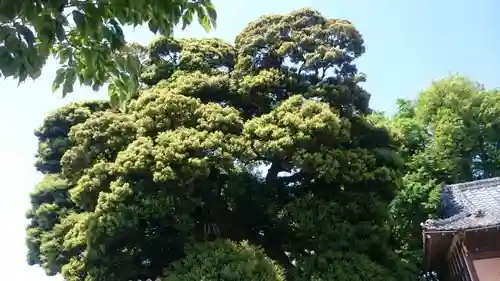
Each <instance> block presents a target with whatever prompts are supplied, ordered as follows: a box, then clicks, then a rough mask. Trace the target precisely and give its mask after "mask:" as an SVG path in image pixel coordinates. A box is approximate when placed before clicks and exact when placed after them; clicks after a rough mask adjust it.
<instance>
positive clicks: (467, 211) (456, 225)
mask: <svg viewBox="0 0 500 281" xmlns="http://www.w3.org/2000/svg"><path fill="white" fill-rule="evenodd" d="M441 204H442V208H443V215H444V217H443V218H442V219H438V220H427V221H426V222H425V223H424V224H423V228H424V229H425V230H463V229H470V228H479V227H487V226H492V225H498V224H500V177H498V178H491V179H486V180H478V181H472V182H465V183H459V184H452V185H446V186H444V187H443V191H442V194H441Z"/></svg>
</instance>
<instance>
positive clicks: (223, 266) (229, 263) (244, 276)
mask: <svg viewBox="0 0 500 281" xmlns="http://www.w3.org/2000/svg"><path fill="white" fill-rule="evenodd" d="M164 280H165V281H181V280H182V281H198V280H206V281H232V280H262V281H284V280H285V274H284V270H283V269H282V268H281V267H280V266H279V265H277V264H276V263H275V262H273V261H272V260H270V259H269V258H268V257H267V256H266V255H265V253H264V251H263V250H262V249H258V248H255V247H253V246H250V245H249V244H248V243H247V242H245V241H244V242H241V243H234V242H231V241H227V240H217V241H215V242H208V243H203V244H198V245H194V246H192V247H190V248H189V249H188V250H187V251H186V257H185V258H183V259H182V260H180V261H178V262H175V263H173V264H172V265H171V266H170V267H169V269H167V270H166V277H165V279H164Z"/></svg>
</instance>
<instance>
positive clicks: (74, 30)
mask: <svg viewBox="0 0 500 281" xmlns="http://www.w3.org/2000/svg"><path fill="white" fill-rule="evenodd" d="M194 17H198V20H199V23H200V24H201V25H202V26H203V27H204V28H205V29H206V30H209V29H210V28H211V27H213V26H215V20H216V12H215V9H214V6H213V5H212V1H211V0H199V1H198V0H197V1H193V0H175V1H172V0H167V1H165V0H107V1H95V0H1V1H0V77H1V76H2V75H3V76H5V77H7V78H9V77H12V78H15V79H17V80H18V81H19V83H22V82H23V81H25V80H26V79H27V78H28V77H30V78H32V79H36V78H38V77H39V76H40V74H41V71H42V68H43V66H44V65H45V63H46V60H47V58H48V57H49V56H50V55H54V56H55V57H56V58H58V59H59V62H60V64H61V68H60V69H59V70H58V71H57V75H56V78H55V80H54V84H53V90H54V91H55V90H57V89H58V88H59V87H61V86H62V88H63V89H62V93H63V96H64V95H66V94H68V93H70V92H72V91H73V85H74V84H75V82H76V81H77V80H78V81H79V82H80V84H84V85H86V86H91V87H92V88H93V89H94V90H97V89H98V88H99V87H101V86H102V85H103V84H104V83H105V82H110V83H111V84H112V85H113V90H112V91H110V95H111V96H112V98H113V99H114V100H120V101H127V100H128V98H129V97H130V93H134V92H135V89H137V88H138V85H137V78H138V77H137V76H138V73H139V72H140V64H139V63H138V59H137V57H134V56H130V53H127V52H125V53H123V48H124V46H125V43H126V42H125V37H124V34H123V31H122V27H123V26H124V25H133V26H137V25H142V24H147V25H148V26H149V29H150V30H151V31H152V32H154V33H155V34H156V33H161V34H163V35H169V34H170V33H171V31H172V29H173V28H174V26H175V25H177V24H178V23H182V25H183V27H185V26H187V25H188V24H190V23H191V22H192V20H193V18H194ZM124 54H126V55H124Z"/></svg>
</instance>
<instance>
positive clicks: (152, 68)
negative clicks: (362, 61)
mask: <svg viewBox="0 0 500 281" xmlns="http://www.w3.org/2000/svg"><path fill="white" fill-rule="evenodd" d="M135 51H137V52H139V53H140V55H141V63H142V67H141V73H140V82H141V83H143V84H144V85H147V87H145V88H144V89H142V90H141V91H140V92H139V94H138V95H136V96H135V97H134V98H133V100H132V101H131V102H130V103H129V104H127V105H126V107H125V109H124V110H122V111H117V110H116V109H114V108H109V106H108V104H107V103H106V102H105V101H88V102H78V103H72V104H70V105H68V106H65V107H63V108H60V109H59V110H57V111H56V112H54V113H53V114H51V115H50V116H48V117H47V118H46V119H45V121H44V122H43V125H42V126H41V127H40V129H38V130H37V131H36V135H37V137H38V139H39V142H40V147H39V152H38V155H37V159H38V160H37V163H36V167H37V169H38V170H39V171H40V172H42V173H43V174H44V175H45V177H44V179H43V180H42V182H41V183H40V184H39V185H38V186H37V187H36V189H35V191H34V192H33V193H32V195H31V200H32V201H31V202H32V206H31V209H30V210H29V212H28V218H29V219H30V224H29V226H28V228H27V244H28V247H29V255H28V260H29V263H30V264H33V265H40V266H41V267H43V268H44V269H45V271H46V272H47V274H49V275H54V274H58V273H61V274H62V275H63V276H64V278H65V280H69V281H83V280H85V281H92V280H110V281H113V280H120V281H121V280H134V279H145V278H155V277H157V276H158V277H163V278H165V280H200V276H203V277H204V278H205V279H204V280H207V281H209V280H213V281H215V280H242V279H244V280H273V281H277V280H304V281H306V280H307V281H313V280H315V281H318V280H384V281H387V280H398V281H399V280H413V277H414V274H415V273H414V272H413V271H411V270H410V264H409V261H408V260H407V259H404V258H402V257H401V255H400V254H399V252H398V249H399V248H398V247H399V245H400V244H401V243H396V242H394V241H393V240H394V239H393V237H394V235H393V234H392V233H393V232H394V231H393V227H392V225H393V224H392V217H391V213H390V212H389V211H388V210H389V208H390V206H391V203H392V202H393V201H394V199H395V198H396V196H397V195H398V194H400V192H401V190H402V187H403V178H402V176H403V174H404V172H405V170H404V168H405V164H404V162H403V161H402V158H401V157H400V156H399V155H398V152H399V151H398V149H399V148H400V144H399V142H397V139H396V138H395V137H394V136H395V134H391V133H390V132H389V130H387V129H386V128H384V127H381V126H379V125H377V122H375V121H374V120H372V119H371V116H373V115H372V111H371V109H370V108H369V98H370V95H369V94H368V93H367V92H366V91H365V90H364V89H363V87H362V86H361V84H360V83H361V82H363V81H364V76H363V75H362V74H361V73H359V72H358V70H357V68H356V66H355V64H354V61H355V60H356V59H357V58H358V57H360V56H361V55H362V54H363V53H364V43H363V39H362V36H361V35H360V33H359V32H358V31H357V30H356V29H355V27H354V26H353V25H352V24H351V23H350V22H349V21H346V20H339V19H327V18H325V17H323V16H322V15H321V14H320V13H318V12H316V11H313V10H308V9H302V10H297V11H294V12H292V13H290V14H286V15H269V16H264V17H261V18H259V19H257V20H256V21H254V22H251V23H250V24H248V26H247V27H246V28H245V29H244V30H243V31H242V32H241V33H240V34H239V35H238V36H237V38H236V40H235V43H234V44H229V43H226V42H224V41H222V40H219V39H181V40H176V39H173V38H169V37H160V38H158V39H157V40H155V41H154V42H152V43H151V44H150V45H148V46H146V47H138V48H137V49H135ZM398 210H399V209H398ZM211 269H213V270H211ZM235 274H237V276H236V275H235Z"/></svg>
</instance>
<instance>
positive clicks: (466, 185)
mask: <svg viewBox="0 0 500 281" xmlns="http://www.w3.org/2000/svg"><path fill="white" fill-rule="evenodd" d="M495 184H500V177H494V178H488V179H482V180H475V181H468V182H462V183H454V184H447V185H445V186H444V188H445V189H450V190H453V189H455V188H456V190H460V191H463V190H470V189H476V188H485V187H490V186H492V185H495Z"/></svg>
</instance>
